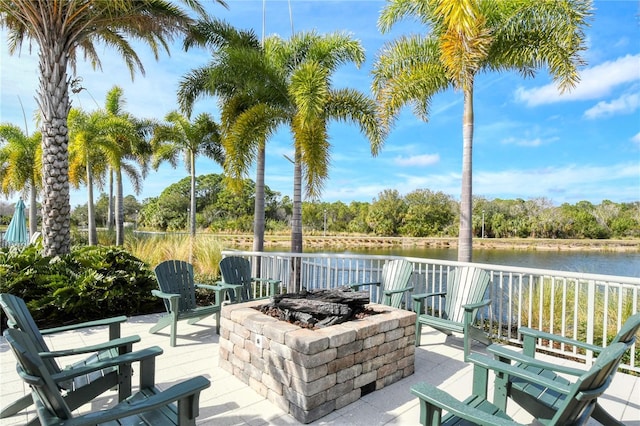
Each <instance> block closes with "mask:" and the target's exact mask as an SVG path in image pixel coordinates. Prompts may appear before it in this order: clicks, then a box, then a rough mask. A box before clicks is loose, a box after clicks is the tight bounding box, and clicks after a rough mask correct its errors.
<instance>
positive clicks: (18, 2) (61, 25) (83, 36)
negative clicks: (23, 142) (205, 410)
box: [0, 0, 226, 255]
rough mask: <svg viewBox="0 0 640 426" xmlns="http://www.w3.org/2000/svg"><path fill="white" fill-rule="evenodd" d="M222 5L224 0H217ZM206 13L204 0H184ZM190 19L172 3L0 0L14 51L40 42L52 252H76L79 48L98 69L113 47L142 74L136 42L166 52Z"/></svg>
mask: <svg viewBox="0 0 640 426" xmlns="http://www.w3.org/2000/svg"><path fill="white" fill-rule="evenodd" d="M216 1H217V3H220V4H222V5H225V6H226V4H225V3H224V2H223V0H216ZM184 3H185V4H187V5H188V7H189V8H190V9H191V10H194V11H196V12H197V13H198V14H200V15H201V16H205V11H204V9H203V8H202V5H201V4H200V2H199V1H198V0H184ZM191 23H192V19H191V18H190V17H189V16H188V15H187V13H186V11H185V10H183V9H181V8H180V7H178V6H176V5H175V4H173V3H172V2H171V1H169V0H118V1H106V0H69V1H48V0H0V25H2V26H3V27H6V28H7V29H8V34H9V36H8V37H7V40H8V44H9V51H10V53H15V52H16V51H19V50H20V48H21V46H22V43H23V41H24V40H33V41H35V42H36V43H37V44H38V47H39V70H40V86H39V88H38V93H37V98H38V105H39V108H40V113H41V115H42V126H41V130H42V136H43V137H42V151H43V153H42V172H43V193H44V196H43V202H42V220H43V226H42V228H43V242H44V250H45V253H46V254H47V255H55V254H61V253H68V252H69V249H70V233H69V224H70V210H71V209H70V205H69V173H68V164H69V154H68V149H67V148H68V142H69V138H68V129H67V116H68V113H69V109H70V100H69V84H70V78H69V76H68V74H67V72H68V68H69V66H71V67H72V69H74V68H75V63H76V60H77V58H78V54H79V52H82V53H83V55H84V57H86V58H88V59H89V60H90V61H91V63H92V64H93V65H94V66H96V67H100V58H99V56H98V49H96V45H101V44H102V45H104V46H110V47H114V48H115V49H116V50H117V52H119V53H120V54H121V55H122V57H123V59H124V61H125V63H126V64H127V66H128V68H129V70H130V71H131V75H132V76H133V74H134V72H135V71H136V70H139V71H140V72H141V73H144V67H143V65H142V62H141V61H140V58H139V57H138V55H137V54H136V52H135V51H134V49H133V48H132V46H131V44H130V43H129V40H130V39H135V40H140V41H143V42H145V43H147V44H148V45H149V46H150V47H151V49H152V50H153V52H154V54H155V55H156V56H157V55H158V54H159V48H163V49H165V50H167V51H168V46H169V42H170V41H171V40H172V39H173V37H174V36H175V35H178V34H181V33H184V32H185V31H186V30H187V29H188V27H189V25H190V24H191Z"/></svg>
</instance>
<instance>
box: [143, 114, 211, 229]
mask: <svg viewBox="0 0 640 426" xmlns="http://www.w3.org/2000/svg"><path fill="white" fill-rule="evenodd" d="M165 120H166V121H167V124H161V125H158V126H156V128H155V129H154V131H153V137H152V139H151V146H152V150H153V164H152V165H153V167H154V168H155V169H156V170H157V169H158V166H159V165H160V163H161V162H163V161H168V162H169V164H171V165H172V166H173V167H176V163H177V159H178V156H179V155H180V154H183V155H184V164H185V166H186V167H187V170H189V174H190V176H191V201H190V207H189V209H190V210H189V213H190V219H189V221H190V228H189V233H190V235H191V237H192V238H193V237H195V236H196V158H197V157H198V156H199V155H200V154H203V155H205V156H207V157H209V158H211V159H212V160H213V161H215V162H216V163H218V164H220V165H221V166H222V165H223V164H224V150H223V149H222V144H221V142H220V132H219V129H218V125H217V124H216V123H215V121H214V120H213V117H211V115H209V114H204V113H203V114H200V115H198V116H197V117H196V118H195V120H194V121H193V123H190V122H189V119H188V118H186V117H185V116H184V115H182V114H180V113H178V112H177V111H172V112H170V113H169V114H167V116H166V117H165Z"/></svg>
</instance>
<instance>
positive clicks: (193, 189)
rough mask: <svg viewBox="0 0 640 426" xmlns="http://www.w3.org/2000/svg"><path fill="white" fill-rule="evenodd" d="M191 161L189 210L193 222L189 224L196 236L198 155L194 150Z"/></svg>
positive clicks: (192, 235)
mask: <svg viewBox="0 0 640 426" xmlns="http://www.w3.org/2000/svg"><path fill="white" fill-rule="evenodd" d="M189 157H190V158H189V161H191V200H190V208H191V211H190V212H189V214H190V218H189V221H190V222H191V223H190V224H189V225H190V226H189V235H191V238H195V237H196V155H195V153H194V152H193V151H191V152H190V153H189Z"/></svg>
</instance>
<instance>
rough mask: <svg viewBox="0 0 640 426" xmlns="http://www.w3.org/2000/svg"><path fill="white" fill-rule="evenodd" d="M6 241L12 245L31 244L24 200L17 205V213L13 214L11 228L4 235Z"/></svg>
mask: <svg viewBox="0 0 640 426" xmlns="http://www.w3.org/2000/svg"><path fill="white" fill-rule="evenodd" d="M4 240H5V241H6V242H8V243H10V244H27V243H28V242H29V232H28V231H27V217H26V216H25V214H24V202H22V199H20V200H18V202H17V203H16V211H15V212H14V213H13V217H12V218H11V222H10V223H9V227H8V228H7V230H6V231H5V233H4Z"/></svg>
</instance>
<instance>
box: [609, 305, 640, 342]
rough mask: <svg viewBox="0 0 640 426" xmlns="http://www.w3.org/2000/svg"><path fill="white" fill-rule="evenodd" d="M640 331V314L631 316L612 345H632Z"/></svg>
mask: <svg viewBox="0 0 640 426" xmlns="http://www.w3.org/2000/svg"><path fill="white" fill-rule="evenodd" d="M639 329H640V312H638V313H637V314H635V315H631V316H630V317H629V318H627V320H626V321H625V322H624V324H622V327H620V330H619V331H618V334H616V335H615V337H614V338H613V340H612V341H611V343H617V342H622V343H626V344H628V345H631V342H632V340H633V339H634V338H635V337H636V334H637V333H638V330H639Z"/></svg>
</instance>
